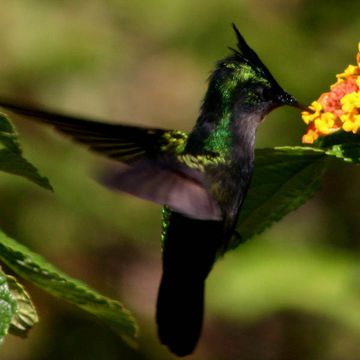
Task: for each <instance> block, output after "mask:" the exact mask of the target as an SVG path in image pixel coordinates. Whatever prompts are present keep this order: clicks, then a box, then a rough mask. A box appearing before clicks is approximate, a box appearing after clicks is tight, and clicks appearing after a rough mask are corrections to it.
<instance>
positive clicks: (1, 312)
mask: <svg viewBox="0 0 360 360" xmlns="http://www.w3.org/2000/svg"><path fill="white" fill-rule="evenodd" d="M16 311H17V303H16V300H15V299H14V298H13V296H12V295H11V291H10V289H9V285H8V282H7V278H6V275H5V274H4V273H3V271H2V270H1V268H0V344H1V343H2V342H3V340H4V337H5V336H6V335H7V333H8V331H9V328H10V324H11V321H12V319H13V317H14V315H15V314H16Z"/></svg>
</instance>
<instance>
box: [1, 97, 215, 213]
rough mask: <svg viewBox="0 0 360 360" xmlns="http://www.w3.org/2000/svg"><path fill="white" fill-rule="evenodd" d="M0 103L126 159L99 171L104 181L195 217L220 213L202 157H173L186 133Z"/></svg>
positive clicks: (181, 146) (180, 148)
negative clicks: (117, 166) (121, 166)
mask: <svg viewBox="0 0 360 360" xmlns="http://www.w3.org/2000/svg"><path fill="white" fill-rule="evenodd" d="M0 106H1V107H4V108H5V109H9V110H10V111H12V112H15V113H17V114H19V115H24V116H26V117H30V118H32V119H34V120H36V121H39V122H41V123H45V124H48V125H51V126H53V127H54V128H55V129H56V130H58V131H60V132H61V133H64V134H65V135H68V136H70V137H71V138H72V139H73V140H75V141H77V142H79V143H82V144H84V145H86V146H87V147H88V148H90V149H91V150H93V151H95V152H97V153H100V154H102V155H104V156H106V157H109V158H112V159H114V160H117V161H120V162H123V163H125V164H128V165H129V167H128V168H127V169H125V170H124V169H121V170H120V171H116V172H114V171H112V172H111V174H107V175H106V176H104V177H102V180H101V182H102V183H105V185H108V186H109V187H111V188H113V189H116V190H120V191H123V192H127V193H130V194H132V195H135V196H137V197H140V198H143V199H146V200H150V201H153V202H156V203H158V204H162V205H164V204H165V205H168V206H170V207H172V208H174V209H176V210H178V211H180V212H182V213H183V214H187V215H188V216H191V217H194V218H198V219H213V220H215V219H216V220H217V219H220V217H221V215H220V211H219V208H218V205H217V203H216V201H215V200H214V199H213V198H212V196H211V195H210V194H209V192H208V191H207V190H206V188H205V186H204V184H203V182H202V167H203V162H202V161H201V160H200V159H199V160H197V158H196V157H189V156H185V157H178V155H179V154H180V153H181V151H182V150H183V148H184V146H185V143H186V140H187V136H188V135H187V133H185V132H182V131H177V130H164V129H158V128H146V127H140V126H129V125H122V124H109V123H102V122H97V121H90V120H87V119H82V118H78V117H74V116H68V115H62V114H58V113H55V112H50V111H44V110H40V109H36V108H33V107H29V106H24V105H18V104H15V103H13V102H9V101H6V100H3V99H0Z"/></svg>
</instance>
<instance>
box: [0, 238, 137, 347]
mask: <svg viewBox="0 0 360 360" xmlns="http://www.w3.org/2000/svg"><path fill="white" fill-rule="evenodd" d="M0 259H1V260H2V261H3V262H4V263H5V264H7V265H8V266H9V267H10V268H12V269H13V270H14V271H15V272H16V273H17V274H18V275H20V276H21V277H23V278H24V279H26V280H28V281H30V282H31V283H33V284H35V285H37V286H38V287H40V288H41V289H43V290H45V291H47V292H48V293H50V294H52V295H54V296H56V297H59V298H61V299H63V300H66V301H68V302H70V303H71V304H74V305H76V306H78V307H80V308H81V309H83V310H85V311H87V312H89V313H91V314H93V315H95V316H96V317H97V318H99V319H100V320H101V321H103V322H104V323H105V324H107V325H109V326H110V327H111V328H113V330H115V331H116V332H117V333H118V334H119V335H120V336H121V337H122V338H123V339H124V340H125V341H126V342H127V343H128V344H129V345H133V346H135V344H136V341H135V338H136V336H137V325H136V322H135V320H134V318H133V317H132V315H131V314H130V312H129V311H128V310H127V309H126V308H125V307H124V306H123V305H122V304H121V303H120V302H118V301H115V300H112V299H109V298H107V297H105V296H103V295H101V294H100V293H98V292H97V291H95V290H94V289H91V288H90V287H89V286H87V285H86V284H84V283H83V282H81V281H79V280H76V279H73V278H71V277H70V276H68V275H66V274H64V273H63V272H61V271H60V270H59V269H57V268H56V267H55V266H53V265H51V264H49V263H48V262H47V261H46V260H45V259H44V258H42V257H41V256H40V255H38V254H36V253H34V252H32V251H31V250H29V249H28V248H26V247H25V246H23V245H21V244H19V243H18V242H16V241H15V240H12V239H10V238H9V237H7V236H6V235H5V234H4V233H2V232H0Z"/></svg>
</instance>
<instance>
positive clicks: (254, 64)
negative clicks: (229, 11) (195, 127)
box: [204, 24, 302, 115]
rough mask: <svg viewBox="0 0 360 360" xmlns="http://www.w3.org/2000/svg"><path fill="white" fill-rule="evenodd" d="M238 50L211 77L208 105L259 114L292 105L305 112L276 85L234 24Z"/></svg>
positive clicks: (207, 97) (219, 64)
mask: <svg viewBox="0 0 360 360" xmlns="http://www.w3.org/2000/svg"><path fill="white" fill-rule="evenodd" d="M233 29H234V31H235V34H236V37H237V41H238V42H237V48H236V49H233V48H230V49H231V51H232V52H233V54H232V55H230V56H228V57H226V58H225V59H223V60H221V61H219V62H218V64H217V67H216V69H215V71H214V72H213V73H212V75H211V77H210V84H209V90H208V92H207V94H206V98H205V102H204V104H205V103H206V104H207V108H208V110H209V107H213V108H214V109H215V108H222V109H224V110H225V109H226V108H229V106H230V107H231V108H233V109H234V110H237V111H242V112H248V113H260V114H261V115H265V114H267V113H268V112H270V111H271V110H273V109H275V108H277V107H279V106H282V105H290V106H293V107H297V108H302V106H301V105H300V104H299V103H298V101H297V100H296V99H295V98H294V97H293V96H291V95H290V94H288V93H287V92H286V91H285V90H284V89H282V87H281V86H280V85H279V84H278V83H277V81H276V80H275V78H274V77H273V76H272V74H271V73H270V71H269V70H268V69H267V67H266V66H265V65H264V63H263V62H262V61H261V60H260V58H259V57H258V55H257V54H256V53H255V51H254V50H252V49H251V48H250V47H249V45H248V44H247V43H246V41H245V39H244V38H243V36H242V35H241V34H240V32H239V30H238V29H237V27H236V26H235V25H234V24H233Z"/></svg>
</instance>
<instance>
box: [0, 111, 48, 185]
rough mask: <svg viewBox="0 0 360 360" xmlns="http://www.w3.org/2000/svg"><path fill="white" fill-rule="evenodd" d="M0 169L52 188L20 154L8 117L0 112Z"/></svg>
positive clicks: (15, 135)
mask: <svg viewBox="0 0 360 360" xmlns="http://www.w3.org/2000/svg"><path fill="white" fill-rule="evenodd" d="M0 171H4V172H7V173H10V174H14V175H19V176H22V177H25V178H27V179H28V180H30V181H32V182H34V183H36V184H38V185H40V186H42V187H43V188H45V189H48V190H52V187H51V185H50V183H49V180H48V179H47V178H46V177H44V176H41V175H40V174H39V171H38V170H37V169H36V167H34V166H33V165H32V164H31V163H29V162H28V161H27V160H26V159H25V158H24V157H23V156H22V151H21V148H20V145H19V142H18V139H17V134H16V131H15V129H14V127H13V126H12V124H11V123H10V121H9V120H8V118H7V117H6V116H5V115H4V114H1V113H0Z"/></svg>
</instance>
